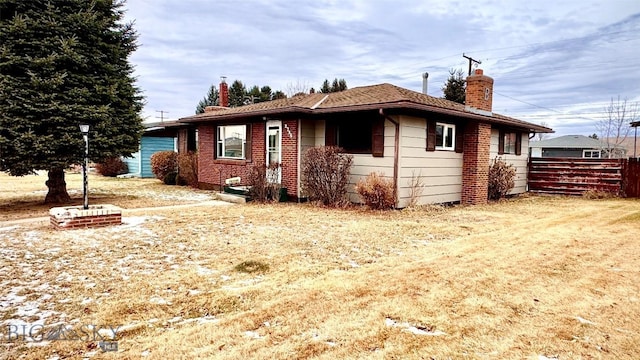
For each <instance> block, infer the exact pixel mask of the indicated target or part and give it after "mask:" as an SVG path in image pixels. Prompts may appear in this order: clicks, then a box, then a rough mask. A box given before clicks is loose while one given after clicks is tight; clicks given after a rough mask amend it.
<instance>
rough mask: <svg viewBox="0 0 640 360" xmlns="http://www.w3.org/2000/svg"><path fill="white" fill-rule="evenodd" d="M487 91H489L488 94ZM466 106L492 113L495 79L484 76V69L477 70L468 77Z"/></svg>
mask: <svg viewBox="0 0 640 360" xmlns="http://www.w3.org/2000/svg"><path fill="white" fill-rule="evenodd" d="M487 89H489V90H488V92H487ZM487 95H488V96H487ZM465 105H468V106H471V107H474V108H476V109H480V110H485V111H492V110H491V109H492V106H493V79H492V78H490V77H488V76H486V75H483V71H482V69H476V70H475V72H474V73H473V74H471V76H469V77H467V91H466V96H465Z"/></svg>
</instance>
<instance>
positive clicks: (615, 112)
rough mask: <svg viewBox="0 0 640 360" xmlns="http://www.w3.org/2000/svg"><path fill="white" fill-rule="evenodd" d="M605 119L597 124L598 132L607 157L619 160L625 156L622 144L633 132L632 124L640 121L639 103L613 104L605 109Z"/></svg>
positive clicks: (621, 101)
mask: <svg viewBox="0 0 640 360" xmlns="http://www.w3.org/2000/svg"><path fill="white" fill-rule="evenodd" d="M604 112H605V114H604V115H605V117H604V118H602V119H601V120H599V121H598V122H596V131H597V132H598V133H599V134H600V139H601V141H602V143H603V150H604V151H605V154H604V155H605V156H606V157H608V158H619V157H623V156H624V155H625V151H624V147H623V146H622V143H623V142H624V141H625V140H626V139H627V136H628V135H629V131H630V130H631V125H630V123H631V122H633V121H636V120H637V119H638V103H637V102H636V103H629V102H628V101H627V99H624V100H621V99H620V96H618V99H617V100H614V99H613V98H611V102H610V103H609V105H608V106H606V107H605V108H604Z"/></svg>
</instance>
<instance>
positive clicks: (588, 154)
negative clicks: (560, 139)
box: [582, 150, 601, 159]
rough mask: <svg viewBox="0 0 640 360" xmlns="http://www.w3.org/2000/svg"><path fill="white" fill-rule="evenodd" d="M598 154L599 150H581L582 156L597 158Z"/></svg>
mask: <svg viewBox="0 0 640 360" xmlns="http://www.w3.org/2000/svg"><path fill="white" fill-rule="evenodd" d="M600 155H601V154H600V150H582V157H583V158H593V159H599V158H600Z"/></svg>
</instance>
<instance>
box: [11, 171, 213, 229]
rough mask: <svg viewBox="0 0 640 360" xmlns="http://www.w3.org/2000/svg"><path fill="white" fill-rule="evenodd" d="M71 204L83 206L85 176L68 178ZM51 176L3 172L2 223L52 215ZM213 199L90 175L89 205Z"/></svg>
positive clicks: (137, 181) (129, 206)
mask: <svg viewBox="0 0 640 360" xmlns="http://www.w3.org/2000/svg"><path fill="white" fill-rule="evenodd" d="M65 179H66V182H67V191H68V192H69V195H70V196H71V199H72V203H71V204H70V205H82V201H83V198H82V175H81V174H78V173H67V174H66V175H65ZM46 181H47V173H46V172H39V174H38V175H29V176H23V177H13V176H9V175H7V174H5V173H2V172H0V221H8V220H16V219H24V218H30V217H42V216H49V209H50V208H51V207H52V205H48V204H45V203H44V198H45V196H46V195H47V186H46V185H45V182H46ZM210 198H211V193H209V192H205V191H197V190H193V189H189V188H186V187H175V186H167V185H164V184H163V183H162V182H161V181H160V180H157V179H118V178H110V177H104V176H100V175H95V174H90V175H89V203H90V204H96V203H101V204H113V205H117V206H120V207H122V208H124V209H135V208H146V207H156V206H167V205H175V204H187V203H193V202H197V201H202V200H207V199H210Z"/></svg>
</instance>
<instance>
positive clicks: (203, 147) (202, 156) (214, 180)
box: [198, 120, 298, 197]
mask: <svg viewBox="0 0 640 360" xmlns="http://www.w3.org/2000/svg"><path fill="white" fill-rule="evenodd" d="M285 125H286V126H287V127H288V129H289V131H287V128H286V127H285ZM265 129H266V126H265V123H263V122H261V123H254V124H252V126H251V135H252V136H251V161H246V160H228V159H219V160H217V159H214V152H215V146H216V144H215V142H214V140H215V133H214V131H215V126H214V125H200V126H199V127H198V146H199V153H198V182H199V184H200V187H201V188H204V189H216V190H217V189H220V187H221V185H224V180H225V179H228V178H231V177H236V176H239V177H240V178H241V185H247V180H248V179H249V174H250V171H251V167H253V166H257V165H264V164H265V158H266V148H265V146H266V134H265ZM289 133H291V137H289ZM297 159H298V121H297V120H284V121H282V186H284V187H286V188H287V193H288V195H289V196H292V197H295V196H297V184H298V165H297Z"/></svg>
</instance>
